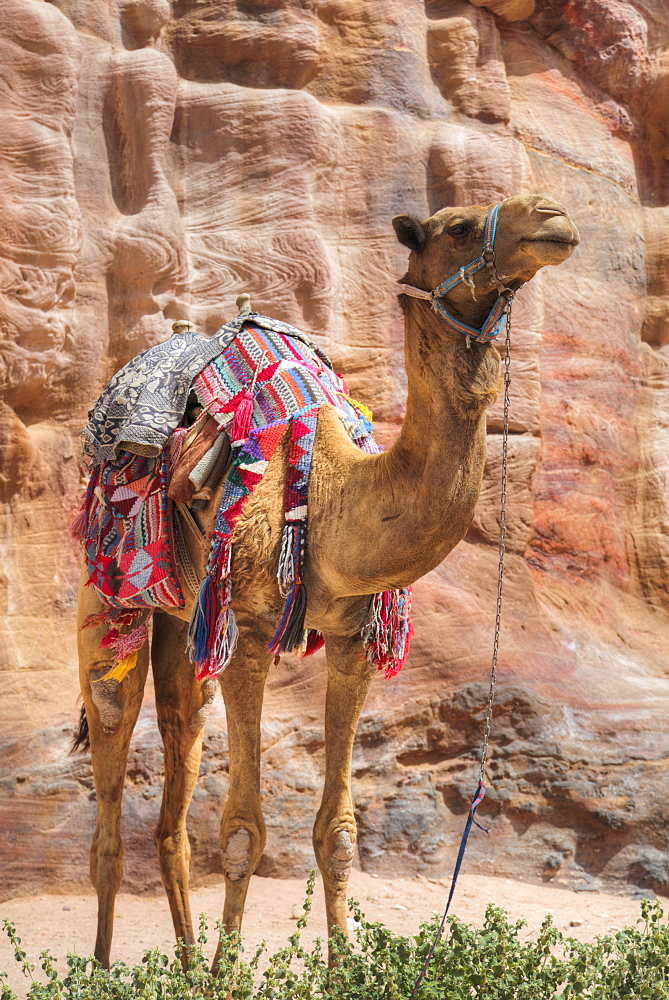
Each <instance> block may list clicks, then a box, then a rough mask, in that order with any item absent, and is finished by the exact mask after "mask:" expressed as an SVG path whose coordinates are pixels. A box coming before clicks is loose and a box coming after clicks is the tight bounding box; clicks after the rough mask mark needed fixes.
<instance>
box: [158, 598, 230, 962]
mask: <svg viewBox="0 0 669 1000" xmlns="http://www.w3.org/2000/svg"><path fill="white" fill-rule="evenodd" d="M187 632H188V625H187V623H186V622H183V621H180V620H179V619H177V618H173V617H171V616H170V615H167V614H161V613H156V615H155V617H154V628H153V643H152V648H151V660H152V665H153V675H154V681H155V686H156V711H157V714H158V726H159V728H160V735H161V736H162V739H163V745H164V748H165V782H164V785H163V800H162V804H161V807H160V818H159V820H158V827H157V829H156V834H155V840H156V849H157V852H158V860H159V862H160V871H161V875H162V879H163V885H164V886H165V892H166V893H167V898H168V900H169V904H170V910H171V913H172V922H173V924H174V932H175V934H176V937H177V939H179V938H180V939H181V940H182V941H183V943H184V954H183V955H182V960H183V961H184V963H185V962H187V959H188V956H187V950H188V948H190V947H191V946H192V945H193V944H194V943H195V935H194V932H193V920H192V917H191V910H190V900H189V895H188V884H189V863H190V844H189V841H188V833H187V830H186V814H187V812H188V807H189V805H190V801H191V798H192V795H193V789H194V788H195V784H196V782H197V776H198V771H199V767H200V758H201V755H202V734H203V728H204V721H205V716H206V714H207V708H208V706H209V705H210V704H211V702H212V701H213V697H214V694H215V690H216V686H215V681H211V680H209V681H202V682H198V681H196V680H195V676H194V672H193V664H192V663H190V661H189V659H188V656H187V654H186V636H187Z"/></svg>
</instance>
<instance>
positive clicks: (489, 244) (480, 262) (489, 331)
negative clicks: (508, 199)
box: [400, 205, 514, 344]
mask: <svg viewBox="0 0 669 1000" xmlns="http://www.w3.org/2000/svg"><path fill="white" fill-rule="evenodd" d="M499 208H500V206H499V205H495V206H494V208H491V209H490V211H489V212H488V214H487V216H486V220H485V225H484V226H483V252H482V253H481V256H480V257H477V258H476V260H473V261H472V262H471V264H467V265H466V267H461V268H460V270H459V271H456V272H455V274H452V275H451V276H450V278H446V280H445V281H442V283H441V284H440V285H438V286H437V287H436V288H434V289H432V291H431V292H426V291H425V290H424V289H422V288H414V286H413V285H405V284H403V283H402V282H400V287H401V288H402V291H403V292H404V293H405V294H406V295H411V296H413V298H415V299H426V300H427V301H428V302H430V303H431V305H432V308H433V309H434V311H435V312H436V313H437V315H438V316H441V318H442V319H445V320H446V322H447V323H449V324H450V325H451V326H452V327H454V328H455V329H456V330H459V331H460V333H464V334H465V335H466V337H467V340H468V341H469V338H472V339H473V340H476V341H477V342H478V343H479V344H483V343H486V342H487V341H489V340H494V339H495V337H497V336H498V335H499V333H500V331H501V329H502V327H503V325H504V317H505V315H506V312H507V309H508V306H509V303H510V301H511V299H512V298H513V294H514V293H513V291H512V290H511V289H504V290H503V291H501V292H500V294H499V296H498V297H497V302H495V305H494V306H493V307H492V309H491V310H490V312H489V313H488V316H487V318H486V319H485V321H484V323H483V325H482V326H480V327H475V326H470V325H469V324H468V323H464V322H463V321H462V320H461V319H457V318H456V317H455V316H453V314H452V313H450V312H449V311H448V309H446V307H445V306H444V305H443V303H442V302H441V301H440V299H442V298H443V296H444V295H447V294H448V292H450V291H451V290H452V289H453V288H455V287H456V285H459V284H461V283H462V282H464V283H465V284H468V285H472V287H473V283H472V280H471V279H472V275H474V274H476V272H477V271H480V270H481V269H482V268H484V267H491V268H494V267H495V233H496V232H497V215H498V213H499Z"/></svg>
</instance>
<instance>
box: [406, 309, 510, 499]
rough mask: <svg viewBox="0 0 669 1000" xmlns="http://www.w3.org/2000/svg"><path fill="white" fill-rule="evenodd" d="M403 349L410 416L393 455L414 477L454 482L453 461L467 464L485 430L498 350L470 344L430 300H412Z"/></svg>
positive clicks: (407, 410) (489, 346)
mask: <svg viewBox="0 0 669 1000" xmlns="http://www.w3.org/2000/svg"><path fill="white" fill-rule="evenodd" d="M404 353H405V364H406V372H407V381H408V393H407V407H406V416H405V419H404V422H403V424H402V430H401V432H400V436H399V438H398V440H397V442H396V443H395V445H394V446H393V448H392V449H391V451H390V452H389V456H391V455H392V461H393V463H396V464H397V466H398V471H399V470H400V469H402V470H405V474H406V475H407V476H409V477H410V478H411V479H415V478H416V477H422V476H423V475H425V474H428V475H429V478H430V481H431V482H433V483H435V484H436V483H437V482H439V481H440V480H443V479H445V480H448V482H449V483H452V482H453V466H454V464H455V465H459V464H461V463H463V462H465V463H466V464H468V456H470V453H471V451H472V448H473V447H474V445H475V442H477V441H478V439H479V438H480V437H481V434H482V433H484V425H485V411H486V408H487V406H488V405H489V403H490V402H491V395H492V396H494V395H495V393H496V390H497V379H498V368H499V364H498V360H497V352H496V351H495V349H494V347H492V346H491V345H489V344H477V343H472V344H471V346H470V347H467V343H466V340H465V337H464V336H463V335H462V334H461V333H458V332H456V331H454V330H453V329H452V328H450V327H449V326H448V324H446V323H445V322H444V320H442V319H441V318H440V317H438V316H436V315H435V314H434V313H433V312H432V310H431V308H430V306H429V304H428V303H424V302H421V301H419V300H418V301H416V300H411V301H410V302H409V303H408V305H407V309H406V313H405V341H404ZM482 428H483V431H482ZM428 467H429V472H428ZM442 485H443V483H442Z"/></svg>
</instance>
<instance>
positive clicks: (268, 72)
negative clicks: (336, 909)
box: [0, 0, 669, 894]
mask: <svg viewBox="0 0 669 1000" xmlns="http://www.w3.org/2000/svg"><path fill="white" fill-rule="evenodd" d="M0 50H1V51H0V67H1V68H0V106H1V107H2V123H3V133H2V135H3V141H2V146H1V148H0V163H1V164H2V187H1V188H0V200H1V201H2V212H1V214H0V218H1V219H2V222H1V223H0V318H1V321H2V341H1V342H0V379H1V382H2V389H3V402H2V404H0V455H1V459H0V463H1V464H0V518H1V535H0V537H1V539H2V547H3V557H2V571H1V572H2V579H1V583H0V593H1V599H2V612H3V616H2V625H1V626H0V627H1V629H2V633H1V639H0V668H1V669H2V674H1V681H0V683H1V684H2V700H1V701H0V719H1V720H2V721H1V735H0V739H1V746H2V764H1V776H0V782H1V788H2V792H1V795H0V838H1V839H0V859H1V864H2V871H3V875H2V881H1V884H0V889H1V891H2V892H3V893H4V894H14V893H16V892H18V891H21V892H26V891H29V890H31V889H37V888H40V889H41V888H44V887H50V886H56V885H58V886H63V885H64V884H75V883H78V882H82V881H85V880H86V877H87V874H86V869H87V852H88V844H89V838H90V834H91V831H92V825H93V816H94V802H93V792H92V779H91V773H90V766H89V763H88V761H87V759H86V758H80V759H72V758H68V757H67V756H66V748H67V742H68V738H69V736H70V732H71V728H72V724H73V720H74V717H75V701H76V696H77V681H76V667H75V631H74V616H73V602H74V600H75V589H76V580H77V573H78V569H77V566H78V553H77V551H76V549H75V547H74V545H73V544H72V543H71V542H70V540H69V539H68V536H67V524H68V522H69V520H70V518H71V515H72V513H73V511H74V509H75V507H76V501H77V494H78V490H79V482H80V476H81V470H80V467H79V447H78V441H77V433H78V430H79V428H80V427H81V426H82V424H83V423H84V422H85V414H86V410H87V409H88V407H89V406H90V403H91V401H92V400H94V399H95V397H96V396H97V394H98V392H99V390H100V389H101V388H102V386H103V385H104V384H105V383H106V381H107V380H108V378H109V377H110V376H111V374H112V373H113V372H114V371H115V370H116V369H117V368H118V367H119V366H120V365H121V364H123V363H124V362H125V361H127V360H128V359H129V358H130V357H132V356H133V355H134V354H135V353H137V351H139V350H140V349H142V348H143V347H145V346H147V345H149V344H151V343H155V342H157V341H159V340H161V339H164V338H165V337H166V336H168V334H169V330H170V323H171V321H172V320H173V319H175V318H179V317H182V316H187V317H188V318H190V319H192V320H193V321H194V322H195V323H196V324H197V325H198V327H199V328H200V329H202V330H203V331H205V332H207V333H211V332H212V331H214V330H215V329H216V328H217V327H218V326H219V325H220V323H221V322H222V321H223V320H224V319H226V318H229V317H230V316H231V315H232V314H233V312H234V300H235V297H236V295H237V294H238V292H239V291H241V290H248V291H249V292H250V293H251V294H252V297H253V304H254V307H255V308H257V309H259V310H262V311H266V312H268V313H270V314H271V315H274V316H277V317H278V318H281V319H285V320H288V321H290V322H293V323H295V324H296V325H297V326H300V327H302V328H303V329H305V330H308V331H309V332H310V333H312V334H313V335H314V336H315V338H316V339H317V340H319V342H320V343H322V344H323V346H325V348H326V349H327V350H328V352H329V353H330V354H331V355H332V356H333V358H334V359H335V361H336V363H337V366H338V367H339V368H340V370H342V371H344V372H345V373H346V375H347V378H348V379H349V382H350V384H351V386H352V389H353V391H354V394H355V395H356V396H357V397H359V398H361V399H364V400H365V401H367V402H368V403H369V404H370V405H371V406H372V407H373V409H374V412H375V418H376V420H377V424H378V427H379V433H380V436H381V437H382V439H384V440H386V441H390V440H392V438H393V435H394V434H395V433H396V431H397V427H398V425H399V422H400V421H401V417H402V405H403V393H404V373H403V368H402V360H401V338H402V322H401V316H400V313H399V309H398V306H397V304H396V299H395V293H394V290H393V283H394V281H395V280H396V278H398V277H399V276H400V275H401V274H402V273H403V270H404V266H405V251H404V249H403V248H402V247H400V246H399V245H398V244H397V242H396V241H395V237H394V234H393V232H392V229H391V227H390V218H391V217H392V216H393V215H394V214H396V213H398V212H406V211H412V212H416V213H418V214H419V215H422V216H424V217H425V216H427V215H428V214H430V213H431V212H433V211H435V210H436V209H437V208H439V207H441V206H442V205H445V204H457V203H464V204H467V203H470V204H471V203H482V204H488V203H491V202H493V201H496V200H499V199H501V198H504V197H506V196H508V195H511V194H514V193H517V192H520V191H529V190H541V191H546V192H547V193H549V194H550V195H552V196H554V197H556V198H558V199H559V200H561V201H563V202H564V203H565V205H567V207H568V208H569V210H570V212H571V213H572V215H573V217H574V220H575V221H576V224H577V225H578V228H579V230H580V232H581V236H582V243H581V246H580V247H579V248H578V250H577V252H576V253H575V254H574V255H573V257H572V258H571V259H570V261H569V262H567V263H566V264H565V265H563V266H562V267H560V268H559V269H548V270H546V271H544V272H541V273H540V275H539V276H538V277H537V278H536V279H535V280H534V281H533V282H532V284H531V285H529V286H528V287H527V288H526V289H525V290H523V292H522V293H521V294H520V295H519V298H518V302H517V305H516V308H515V311H514V347H513V379H514V381H513V416H512V431H513V436H512V440H511V446H510V454H511V481H512V489H511V499H510V536H509V542H510V545H509V556H508V568H507V580H506V607H505V617H504V633H503V641H502V648H501V658H500V660H501V662H500V678H499V688H498V701H497V707H496V711H495V717H494V726H493V752H492V757H491V762H490V769H489V778H490V789H489V794H488V798H487V800H486V803H487V805H486V806H485V807H484V808H483V810H482V812H484V813H485V812H486V811H487V816H488V818H489V819H490V821H491V827H492V831H491V834H490V836H489V837H487V838H485V837H484V836H483V835H481V836H476V837H473V838H472V841H471V845H472V846H471V861H470V862H469V864H470V865H471V866H472V868H475V867H477V866H478V868H479V870H481V871H485V872H494V873H508V874H515V875H519V874H520V875H523V876H525V877H527V878H529V879H536V880H538V879H541V878H545V879H548V878H552V879H556V880H558V881H560V880H564V881H566V882H569V883H570V884H574V885H581V886H583V887H587V886H588V885H593V884H594V885H596V884H597V882H598V880H600V879H604V880H613V881H615V880H618V881H622V880H627V881H630V882H634V883H636V884H638V885H642V886H647V887H650V888H656V889H659V890H663V891H665V892H666V891H667V890H669V853H667V850H666V839H665V838H666V834H665V831H666V827H667V822H668V820H669V813H668V807H667V801H668V796H667V794H666V793H667V790H668V784H669V763H668V760H667V758H668V756H669V736H668V735H667V717H668V709H669V683H668V681H667V671H666V653H665V651H666V646H667V639H668V638H669V622H668V620H667V611H666V602H667V596H668V594H669V584H668V583H667V581H668V580H669V489H668V488H667V487H668V485H669V459H668V458H667V454H668V445H669V353H668V352H669V320H668V319H667V317H668V315H669V266H668V265H667V260H668V259H669V170H668V169H667V157H668V155H669V152H668V151H669V145H668V140H667V129H668V128H669V110H668V109H669V13H667V10H666V5H665V4H664V3H663V2H662V0H633V2H622V0H616V2H614V0H584V2H583V3H579V4H575V3H573V0H537V2H536V4H535V3H534V0H488V2H485V0H474V2H472V3H468V2H466V0H425V2H423V0H385V2H380V0H256V2H247V0H175V2H174V3H173V4H172V5H170V4H169V3H168V2H167V0H117V2H116V3H112V2H110V0H106V2H103V3H96V2H94V0H54V2H51V3H49V2H45V0H4V2H3V4H2V6H1V8H0ZM500 426H501V425H500V410H499V409H497V410H496V411H494V412H492V413H491V414H490V420H489V461H488V466H487V471H486V479H485V483H484V489H483V493H482V496H481V501H480V504H479V507H478V512H477V516H476V519H475V522H474V524H473V526H472V528H471V531H470V532H469V535H468V537H467V539H466V540H465V541H464V542H463V543H461V544H460V545H459V546H458V548H457V549H456V550H455V551H454V552H453V554H452V555H451V556H450V557H449V558H448V559H447V560H446V562H445V563H444V564H443V565H442V566H440V567H439V569H437V570H436V571H435V572H433V573H431V574H430V575H429V576H428V577H426V578H425V579H424V580H422V581H421V582H420V583H419V584H418V585H417V587H416V597H415V608H416V616H415V625H416V639H415V643H414V647H413V652H412V656H411V659H410V662H409V664H408V666H407V667H406V668H405V670H404V671H403V673H402V674H401V675H400V676H399V677H398V678H397V679H396V680H394V681H392V682H383V681H381V680H379V681H378V683H377V684H376V685H375V687H374V689H373V693H372V696H371V698H370V702H369V704H368V706H367V709H366V712H365V715H364V717H363V720H362V723H361V727H360V735H359V740H358V743H357V748H356V752H355V760H354V773H355V795H356V799H357V806H358V821H359V829H360V834H359V853H360V858H359V861H360V863H361V864H362V866H363V867H364V868H365V869H367V870H369V871H379V872H384V873H388V874H391V873H400V872H403V873H409V872H415V871H427V872H435V873H439V874H440V875H441V874H444V873H446V872H447V870H449V868H450V866H451V865H452V862H453V856H454V848H455V844H456V841H457V838H458V837H459V831H460V830H461V827H462V823H463V816H464V811H465V809H466V802H467V800H468V798H469V796H470V795H471V792H472V788H473V783H474V782H475V773H476V766H475V758H476V755H477V752H478V745H479V741H480V736H481V730H482V718H483V709H484V702H485V696H486V683H487V671H488V664H489V656H490V645H491V636H492V625H493V616H494V599H495V572H496V562H497V556H496V547H495V540H496V532H497V516H498V515H497V502H498V501H497V496H498V487H499V474H500V472H499V455H500ZM323 698H324V671H323V663H322V660H320V659H317V658H315V659H314V660H313V661H311V662H310V661H305V662H298V661H294V660H290V659H287V660H286V661H285V662H283V663H282V665H281V667H280V668H278V669H277V670H276V671H274V672H273V674H272V676H271V681H270V685H269V691H268V696H267V702H266V711H265V727H264V746H265V750H264V778H263V788H264V795H265V804H266V813H267V817H268V821H269V823H268V825H269V840H268V846H267V852H266V855H265V856H264V858H263V861H262V863H261V871H264V872H267V873H270V872H271V873H273V874H280V873H285V874H291V875H292V874H296V873H299V872H303V871H305V870H306V869H307V868H309V867H310V866H311V865H312V854H311V847H310V825H311V822H312V820H313V816H314V813H315V808H316V802H317V797H318V793H319V786H320V776H321V770H322V745H323V739H322V724H321V717H322V707H323ZM227 759H228V758H227V743H226V735H225V726H224V717H223V711H222V707H221V705H220V704H217V706H216V707H215V710H214V713H213V716H212V718H211V720H210V724H209V729H208V736H207V738H206V753H205V757H204V760H203V766H202V778H201V780H200V783H199V786H198V789H197V792H196V796H195V801H194V803H193V808H192V811H191V820H190V829H191V832H192V840H193V869H194V872H195V873H196V874H197V873H199V874H203V873H206V872H209V871H218V870H220V861H219V857H218V849H217V816H218V814H219V811H220V807H221V803H222V800H223V798H224V796H225V792H226V783H227ZM161 766H162V758H161V751H160V744H159V739H158V735H157V731H156V728H155V723H154V720H153V715H152V707H151V695H150V692H149V693H148V695H147V703H146V705H145V709H144V710H143V713H142V717H141V719H140V723H139V725H138V730H137V733H136V737H135V741H134V744H133V750H132V754H131V762H130V766H129V773H128V778H127V782H126V798H125V821H124V822H125V827H124V829H125V834H126V870H127V884H128V885H129V886H131V887H134V888H140V887H152V886H156V885H157V884H158V883H159V876H158V869H157V865H156V863H155V860H153V847H152V838H151V830H152V827H153V825H154V824H155V821H156V817H157V813H158V804H159V796H160V772H161Z"/></svg>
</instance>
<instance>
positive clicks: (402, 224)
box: [393, 215, 427, 253]
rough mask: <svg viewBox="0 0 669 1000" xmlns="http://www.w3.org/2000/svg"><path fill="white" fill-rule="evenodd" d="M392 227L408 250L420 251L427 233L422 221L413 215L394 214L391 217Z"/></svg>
mask: <svg viewBox="0 0 669 1000" xmlns="http://www.w3.org/2000/svg"><path fill="white" fill-rule="evenodd" d="M393 229H394V230H395V232H396V233H397V239H398V240H399V241H400V243H403V244H404V246H405V247H409V250H415V251H416V253H420V252H421V250H422V249H423V247H424V246H425V241H426V239H427V233H426V232H425V229H424V227H423V223H422V222H419V221H418V219H416V218H414V216H413V215H396V216H395V218H394V219H393Z"/></svg>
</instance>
